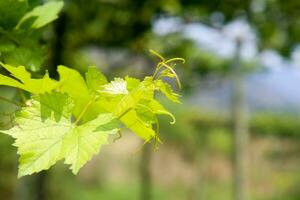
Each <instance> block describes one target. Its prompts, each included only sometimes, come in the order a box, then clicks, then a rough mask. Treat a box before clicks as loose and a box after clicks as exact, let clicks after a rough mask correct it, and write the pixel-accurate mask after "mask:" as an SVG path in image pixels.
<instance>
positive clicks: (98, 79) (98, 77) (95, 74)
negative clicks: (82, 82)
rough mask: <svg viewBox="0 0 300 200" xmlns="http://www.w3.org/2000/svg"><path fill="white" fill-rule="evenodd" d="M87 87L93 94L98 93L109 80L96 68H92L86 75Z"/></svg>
mask: <svg viewBox="0 0 300 200" xmlns="http://www.w3.org/2000/svg"><path fill="white" fill-rule="evenodd" d="M85 79H86V83H87V86H88V88H89V90H90V92H91V93H97V91H98V90H100V88H101V86H102V85H105V84H107V82H108V81H107V79H106V77H105V76H104V74H102V73H101V72H100V71H99V70H98V69H97V68H96V67H90V68H89V69H88V71H87V73H86V74H85Z"/></svg>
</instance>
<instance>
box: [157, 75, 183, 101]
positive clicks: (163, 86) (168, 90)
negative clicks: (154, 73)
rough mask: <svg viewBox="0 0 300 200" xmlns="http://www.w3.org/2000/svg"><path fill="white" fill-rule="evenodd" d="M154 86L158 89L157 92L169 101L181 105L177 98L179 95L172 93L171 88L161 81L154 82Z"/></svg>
mask: <svg viewBox="0 0 300 200" xmlns="http://www.w3.org/2000/svg"><path fill="white" fill-rule="evenodd" d="M155 84H156V86H157V87H158V88H159V90H160V91H161V92H162V93H163V94H164V95H165V96H166V97H167V98H168V99H169V100H171V101H173V102H175V103H181V102H180V100H179V98H180V95H179V94H177V93H175V92H173V90H172V88H171V86H170V85H169V84H168V83H166V82H164V81H162V80H156V81H155Z"/></svg>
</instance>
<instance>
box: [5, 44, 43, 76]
mask: <svg viewBox="0 0 300 200" xmlns="http://www.w3.org/2000/svg"><path fill="white" fill-rule="evenodd" d="M45 54H46V52H45V49H44V48H43V47H41V46H40V45H37V44H35V45H31V48H29V47H28V46H18V47H16V48H14V50H13V52H8V53H3V61H4V62H5V63H9V64H10V65H14V66H19V65H23V66H25V65H26V68H27V69H29V70H30V71H34V72H37V71H39V70H40V68H41V66H42V65H43V63H44V62H45Z"/></svg>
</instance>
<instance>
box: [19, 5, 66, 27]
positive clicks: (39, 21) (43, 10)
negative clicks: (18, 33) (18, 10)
mask: <svg viewBox="0 0 300 200" xmlns="http://www.w3.org/2000/svg"><path fill="white" fill-rule="evenodd" d="M63 5H64V3H63V2H62V1H51V2H48V3H45V4H44V5H41V6H37V7H35V8H34V9H33V10H32V11H30V12H28V13H26V14H25V15H24V16H23V17H22V19H21V20H20V21H19V23H18V25H17V26H16V28H17V29H19V28H21V26H22V25H23V24H25V23H26V22H27V21H28V20H30V19H32V21H31V25H30V27H31V28H35V29H38V28H41V27H43V26H45V25H47V24H48V23H50V22H52V21H54V20H55V19H57V18H58V13H59V12H60V11H61V9H62V8H63Z"/></svg>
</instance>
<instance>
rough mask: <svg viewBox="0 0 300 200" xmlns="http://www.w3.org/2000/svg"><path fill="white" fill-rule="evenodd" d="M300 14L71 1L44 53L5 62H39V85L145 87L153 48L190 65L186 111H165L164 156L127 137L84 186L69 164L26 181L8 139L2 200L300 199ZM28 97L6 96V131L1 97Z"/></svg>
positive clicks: (294, 5)
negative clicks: (78, 81)
mask: <svg viewBox="0 0 300 200" xmlns="http://www.w3.org/2000/svg"><path fill="white" fill-rule="evenodd" d="M0 1H1V0H0ZM3 1H4V0H3ZM29 2H30V3H31V4H33V5H37V4H39V3H42V2H45V1H42V0H30V1H29ZM299 10H300V1H297V0H285V1H280V0H225V1H217V0H155V1H154V0H136V1H134V0H89V1H86V0H65V5H64V8H63V11H62V12H61V13H60V17H59V18H58V19H57V20H56V21H55V22H54V23H52V24H51V25H50V26H47V27H46V28H44V29H42V30H41V32H40V33H39V34H38V36H36V37H35V39H36V41H38V43H39V45H42V47H43V48H39V47H38V48H37V49H35V51H34V52H35V54H34V55H33V56H32V55H27V54H26V53H24V51H19V50H18V51H17V50H16V51H15V52H14V55H15V56H14V57H12V58H11V57H9V58H7V57H5V50H3V48H2V49H1V48H0V52H1V54H0V60H4V61H6V62H8V64H24V65H26V63H28V62H30V65H29V64H28V65H26V66H27V67H28V69H29V70H31V71H32V72H34V74H35V76H36V77H39V76H41V75H42V74H44V72H45V70H46V69H47V70H49V72H50V75H51V77H53V78H58V77H57V73H56V66H57V65H59V64H63V65H66V66H68V67H72V68H75V69H77V70H79V71H80V72H81V73H84V72H85V71H86V70H87V68H88V67H89V66H97V67H98V68H99V69H100V70H101V71H103V72H104V73H105V74H107V76H108V77H110V78H112V77H116V76H125V75H127V74H129V75H130V76H134V77H138V78H142V77H143V76H145V75H149V74H151V73H152V72H153V71H154V69H155V65H156V62H157V60H156V58H154V57H153V56H151V55H150V54H149V53H148V49H154V50H156V51H158V52H160V53H161V54H162V55H164V56H165V57H167V58H171V57H183V58H185V59H186V63H185V64H184V65H183V66H179V65H178V67H177V71H178V74H179V76H180V78H181V80H182V84H183V88H182V90H181V91H180V93H181V94H182V96H183V98H182V102H183V103H182V104H180V105H174V104H167V103H165V106H166V107H167V108H169V110H170V111H172V112H173V113H174V114H175V116H176V118H177V123H176V124H175V125H174V126H172V125H170V124H169V119H166V118H161V124H160V126H161V130H160V135H161V138H162V141H163V145H160V146H159V150H158V151H153V150H152V148H151V147H150V145H147V146H143V143H142V141H141V140H139V139H138V138H137V137H135V136H134V135H133V134H128V133H127V132H126V131H125V133H124V134H123V137H122V139H120V140H117V141H116V142H112V144H111V145H107V146H105V147H104V148H103V150H102V151H101V153H100V155H98V156H96V157H94V159H93V160H91V161H90V162H89V163H88V164H87V165H86V166H85V167H84V168H83V169H82V170H81V171H80V173H79V175H78V176H74V175H72V174H71V173H70V172H69V171H68V169H67V167H66V166H64V165H62V163H60V164H58V165H56V166H55V167H53V168H51V169H50V170H49V171H48V172H43V173H40V174H37V175H33V176H31V177H25V178H22V179H19V180H18V179H17V155H16V149H15V148H14V147H13V146H11V144H12V142H13V141H12V140H11V139H10V138H9V137H7V136H5V135H0V147H1V151H0V199H5V200H13V199H14V200H52V199H53V200H54V199H55V200H94V199H95V200H96V199H97V200H98V199H104V200H123V199H130V200H198V199H199V200H233V199H235V200H246V199H248V200H300V157H299V154H300V93H299V85H300V46H299V44H300V43H299V42H300V12H299ZM1 34H2V33H1V32H0V36H1ZM0 42H1V40H0ZM30 44H31V43H30ZM0 47H3V46H1V45H0ZM34 48H35V47H32V49H34ZM41 52H43V55H42V56H41V55H40V54H41ZM26 56H27V57H26ZM30 56H31V57H30ZM39 56H41V57H39ZM9 61H14V62H15V63H9ZM1 72H2V71H1ZM4 73H5V72H4ZM174 89H175V90H179V89H178V88H176V85H175V83H174ZM22 95H25V96H26V95H27V94H22ZM22 95H20V92H19V91H17V90H14V89H11V88H7V87H0V127H1V129H7V128H9V127H10V126H11V122H12V120H13V119H12V118H13V117H12V114H11V113H12V112H14V111H15V110H16V107H15V106H14V105H12V104H11V103H9V102H7V101H5V100H3V99H2V97H3V98H5V99H12V100H15V101H18V100H20V99H21V98H22ZM162 101H164V99H162Z"/></svg>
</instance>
